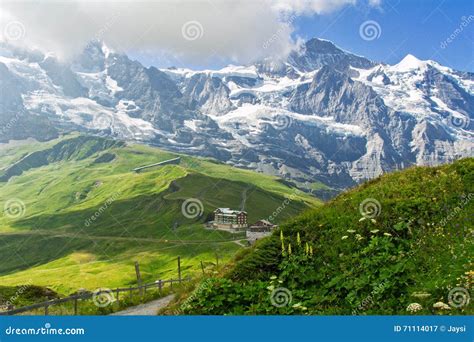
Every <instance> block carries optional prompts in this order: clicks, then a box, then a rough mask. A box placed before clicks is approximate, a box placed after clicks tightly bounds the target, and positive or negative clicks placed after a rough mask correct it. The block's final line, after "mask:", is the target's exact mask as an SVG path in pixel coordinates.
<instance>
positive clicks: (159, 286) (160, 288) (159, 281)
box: [158, 279, 163, 295]
mask: <svg viewBox="0 0 474 342" xmlns="http://www.w3.org/2000/svg"><path fill="white" fill-rule="evenodd" d="M162 287H163V283H162V282H161V279H160V280H158V289H159V290H160V295H161V291H162Z"/></svg>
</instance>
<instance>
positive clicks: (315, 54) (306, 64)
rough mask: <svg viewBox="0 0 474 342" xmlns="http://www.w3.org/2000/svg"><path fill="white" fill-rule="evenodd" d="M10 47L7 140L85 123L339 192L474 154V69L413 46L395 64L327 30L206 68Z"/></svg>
mask: <svg viewBox="0 0 474 342" xmlns="http://www.w3.org/2000/svg"><path fill="white" fill-rule="evenodd" d="M0 57H1V59H0V109H1V111H0V142H6V141H8V140H11V139H24V138H28V137H34V138H37V139H43V140H44V139H51V138H53V137H54V136H56V134H57V132H58V131H68V130H82V131H88V132H92V133H95V134H100V135H105V136H113V137H117V138H125V139H131V140H136V141H140V142H143V143H150V144H153V145H158V146H161V147H164V148H167V149H171V150H175V151H181V152H185V153H189V154H196V155H202V156H208V157H214V158H217V159H219V160H221V161H224V162H227V163H230V164H233V165H236V166H239V167H244V168H251V169H255V170H258V171H261V172H265V173H270V174H275V175H280V176H283V177H285V178H289V179H290V181H292V182H295V183H297V184H298V185H300V186H303V187H304V186H305V184H311V183H312V182H315V181H320V182H323V183H325V184H326V185H329V186H330V187H332V188H333V189H336V190H340V189H343V188H345V187H348V186H352V185H354V184H355V183H357V182H360V181H362V180H366V179H370V178H373V177H376V176H378V175H380V174H382V173H384V172H387V171H390V170H394V169H400V168H404V167H407V166H410V165H413V164H419V165H434V164H439V163H445V162H449V161H452V160H455V159H458V158H461V157H463V156H473V155H474V153H473V147H474V139H473V135H474V132H473V128H474V124H473V119H474V75H473V74H472V73H467V72H459V71H455V70H452V69H449V68H447V67H444V66H441V65H439V64H438V63H436V62H434V61H420V60H418V59H417V58H416V57H414V56H411V55H408V56H407V57H405V58H404V59H403V60H402V61H400V63H398V64H396V65H386V64H381V63H376V62H374V61H370V60H368V59H366V58H364V57H361V56H356V55H353V54H351V53H348V52H346V51H344V50H341V49H339V48H338V47H337V46H336V45H334V44H333V43H331V42H329V41H324V40H320V39H316V38H314V39H311V40H309V41H308V42H307V43H306V44H304V46H303V47H302V48H301V49H300V50H299V51H294V52H292V53H290V55H289V56H288V58H287V59H285V60H271V59H266V60H263V61H260V62H258V63H255V64H254V65H247V66H232V65H231V66H228V67H226V68H224V69H221V70H205V71H193V70H189V69H177V68H168V69H157V68H155V67H149V68H146V67H144V66H143V65H142V64H140V63H139V62H137V61H132V60H130V59H129V58H128V57H127V56H126V55H124V54H119V53H116V52H114V51H111V50H110V49H108V48H107V47H106V46H105V45H103V44H102V43H100V42H92V43H91V44H89V45H88V46H87V47H86V48H85V50H84V51H83V53H82V54H81V55H79V56H77V58H76V59H75V60H74V61H73V62H71V63H70V64H63V63H60V62H58V61H57V60H55V59H54V58H53V57H51V56H44V55H42V54H41V53H39V52H37V51H25V50H18V49H16V48H13V47H11V46H7V45H2V46H0ZM25 128H26V129H25Z"/></svg>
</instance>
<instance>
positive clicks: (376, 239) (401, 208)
mask: <svg viewBox="0 0 474 342" xmlns="http://www.w3.org/2000/svg"><path fill="white" fill-rule="evenodd" d="M473 213H474V159H464V160H460V161H457V162H455V163H453V164H451V165H444V166H440V167H433V168H429V167H415V168H410V169H407V170H404V171H401V172H395V173H392V174H386V175H383V176H381V177H379V178H377V179H375V180H372V181H370V182H367V183H365V184H363V185H361V186H359V187H357V188H355V189H353V190H350V191H347V192H345V193H343V194H341V195H339V196H338V197H337V198H335V199H333V200H332V201H331V202H329V203H327V204H325V205H324V206H322V207H320V208H317V209H314V210H312V211H310V212H308V213H306V214H303V215H301V216H299V217H297V218H295V219H294V220H292V221H290V222H289V223H287V224H284V225H282V227H281V231H276V232H275V233H274V235H273V236H271V237H269V238H267V239H264V240H261V241H259V243H257V244H256V246H255V247H254V248H252V249H247V250H244V251H241V252H240V253H239V254H238V255H237V256H236V258H235V260H234V261H233V265H232V266H231V267H228V269H227V270H226V271H225V272H224V274H223V275H222V276H221V277H217V278H209V279H205V280H204V281H203V282H202V283H201V284H200V285H199V286H198V287H197V289H196V290H195V292H194V294H193V295H192V296H191V297H190V298H189V299H187V300H186V301H184V302H183V301H180V302H178V303H177V304H176V306H175V307H177V308H179V312H181V313H187V314H217V315H219V314H346V315H349V314H356V315H364V314H409V313H412V312H413V313H417V314H434V313H444V314H468V313H471V314H472V313H473V303H472V302H473V300H472V298H470V301H469V297H470V296H472V289H473V284H474V268H473V264H472V256H473V252H474V248H473V246H474V245H473V228H474V220H473ZM440 302H441V303H440ZM410 304H411V305H410ZM417 304H419V305H420V306H418V305H417ZM407 309H408V311H407Z"/></svg>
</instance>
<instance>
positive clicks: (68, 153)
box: [0, 134, 321, 295]
mask: <svg viewBox="0 0 474 342" xmlns="http://www.w3.org/2000/svg"><path fill="white" fill-rule="evenodd" d="M34 152H35V153H36V154H33V157H31V154H32V153H34ZM26 155H29V156H30V157H29V158H25V159H24V160H23V161H22V162H21V163H17V162H18V161H19V160H21V159H22V158H24V157H25V156H26ZM103 156H105V157H103ZM177 156H181V158H182V160H181V163H180V164H179V165H166V166H162V167H158V168H153V169H149V170H147V171H146V172H141V173H135V172H132V171H131V170H132V169H133V168H135V167H138V166H143V165H148V164H152V163H156V162H160V161H163V160H167V159H171V158H175V157H177ZM35 158H40V159H41V163H40V165H38V163H37V160H36V159H35ZM14 163H17V165H20V166H21V167H22V169H21V170H20V171H21V172H17V171H16V172H15V174H17V175H16V176H13V177H11V178H9V180H8V181H4V182H0V208H4V206H5V205H6V204H7V203H8V202H9V201H12V200H14V201H17V200H18V202H19V203H21V204H23V205H24V206H23V208H22V209H24V210H22V211H21V215H19V216H18V217H12V215H11V214H12V213H11V212H9V211H8V210H6V211H4V213H3V215H0V260H1V261H0V284H2V285H8V286H17V285H22V284H25V283H32V284H34V285H40V286H44V287H50V288H51V289H54V290H55V291H57V292H58V293H59V294H62V295H64V294H69V293H71V292H74V291H76V290H77V289H78V288H86V289H91V290H93V289H95V288H98V287H109V288H112V287H117V286H122V285H129V284H133V283H134V282H136V280H135V270H134V263H135V261H138V262H139V263H140V267H141V271H142V275H143V277H144V279H146V280H150V281H153V280H156V279H167V278H171V277H176V276H177V269H176V258H177V256H181V257H182V260H183V272H184V274H185V275H187V274H189V275H191V274H195V273H198V272H200V269H201V267H200V261H203V262H206V263H211V262H215V258H216V257H215V255H216V253H217V254H218V255H219V257H220V261H221V262H223V263H225V262H226V261H228V260H229V259H230V258H231V257H232V256H233V255H234V254H235V253H236V252H237V251H238V250H239V249H240V248H241V246H239V245H238V244H236V243H234V242H229V240H239V239H242V237H243V236H242V234H240V235H239V234H238V235H232V234H230V233H226V232H221V231H211V230H207V229H205V228H204V225H203V223H204V222H206V221H207V220H208V219H209V218H210V214H211V213H212V211H213V210H214V209H215V208H216V207H223V206H224V207H233V208H240V206H241V205H244V207H245V209H246V210H247V211H248V213H249V220H250V222H252V221H255V220H258V219H261V218H267V217H268V216H269V215H272V213H273V212H274V211H275V210H276V209H277V208H279V207H281V206H282V204H283V203H284V202H285V201H287V202H289V203H288V204H286V205H285V208H284V210H282V211H281V213H280V214H279V215H276V218H275V222H276V223H279V222H283V221H284V220H286V219H288V218H290V217H292V216H294V215H296V214H298V213H301V212H302V211H304V210H306V209H308V208H311V207H315V206H318V205H320V203H321V202H320V201H319V200H317V199H316V198H314V197H311V196H309V195H307V194H305V193H303V192H301V191H299V190H297V189H295V188H290V187H288V186H287V185H285V184H283V183H281V182H280V181H279V179H278V178H276V177H272V176H266V175H262V174H258V173H255V172H251V171H248V170H240V169H236V168H232V167H230V166H227V165H224V164H219V163H216V162H213V161H210V160H206V159H201V158H193V157H189V156H183V155H178V154H175V153H170V152H167V151H162V150H159V149H156V148H152V147H148V146H142V145H135V144H127V145H122V144H120V143H115V142H110V141H108V140H104V139H101V138H94V137H85V136H81V135H77V134H73V135H69V136H65V137H62V138H60V139H57V140H54V141H50V142H47V143H34V144H28V143H26V144H22V143H16V144H14V145H13V144H10V145H4V146H3V147H2V148H0V165H3V167H2V169H1V170H0V173H2V172H3V173H4V174H5V173H6V172H7V170H8V169H9V168H10V167H11V165H12V164H14ZM189 198H195V199H198V200H199V201H200V202H201V203H202V211H203V212H202V215H200V216H198V217H196V218H191V219H190V218H186V217H185V216H184V215H183V214H182V209H181V207H182V204H183V202H184V201H185V200H186V199H189ZM288 198H289V199H290V200H289V201H288V200H287V199H288ZM10 203H11V202H10ZM93 217H94V219H92V218H93Z"/></svg>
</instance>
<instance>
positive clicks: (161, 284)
mask: <svg viewBox="0 0 474 342" xmlns="http://www.w3.org/2000/svg"><path fill="white" fill-rule="evenodd" d="M190 280H191V277H189V276H188V277H187V278H181V277H180V279H169V280H157V281H155V282H153V283H148V284H143V285H139V286H132V287H122V288H116V289H113V290H100V291H95V292H84V293H79V294H75V295H72V296H69V297H65V298H59V299H52V300H48V301H46V302H41V303H36V304H32V305H28V306H23V307H21V308H17V309H11V310H8V311H4V312H0V316H10V315H16V314H19V313H23V312H28V311H31V310H35V309H41V308H43V309H44V314H45V315H48V312H49V307H51V306H54V305H58V304H64V303H69V302H74V315H77V306H78V302H79V300H87V299H91V298H92V297H94V296H100V295H101V294H104V293H105V294H110V293H113V294H115V297H116V298H115V300H117V301H118V300H119V299H120V293H122V292H128V293H130V297H132V296H133V291H139V293H140V294H139V295H143V294H144V293H146V291H147V289H150V288H157V289H158V291H160V294H161V293H162V291H163V289H164V287H165V285H166V284H169V286H170V288H171V289H172V288H173V284H176V283H178V284H181V283H182V282H183V281H190Z"/></svg>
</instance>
